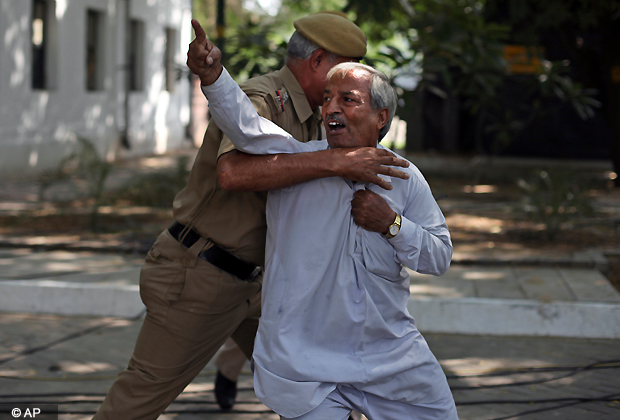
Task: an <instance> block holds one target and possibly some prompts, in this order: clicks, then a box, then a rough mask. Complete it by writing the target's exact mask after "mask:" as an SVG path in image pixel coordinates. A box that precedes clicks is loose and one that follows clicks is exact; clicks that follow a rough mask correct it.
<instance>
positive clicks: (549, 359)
mask: <svg viewBox="0 0 620 420" xmlns="http://www.w3.org/2000/svg"><path fill="white" fill-rule="evenodd" d="M140 324H141V319H138V320H135V321H131V320H124V319H118V318H96V317H91V318H87V317H62V316H53V315H28V314H0V330H1V331H2V334H1V335H0V375H1V377H0V394H1V397H0V403H6V402H12V401H13V402H14V401H22V402H35V401H48V402H58V403H61V405H60V410H61V412H63V413H65V414H62V415H61V416H60V419H64V420H86V419H90V418H91V414H89V413H92V412H93V411H94V410H95V409H96V407H97V406H98V404H99V401H101V399H102V397H103V395H104V394H105V393H106V391H107V388H108V387H109V386H110V384H111V383H112V381H113V378H114V377H115V375H116V374H117V372H118V371H119V370H120V369H122V368H123V367H124V366H125V364H126V362H127V360H128V358H129V355H130V353H131V351H132V348H133V342H134V340H135V337H136V335H137V333H138V330H139V327H140ZM425 336H426V338H427V340H428V342H429V345H430V347H431V349H432V350H433V352H434V353H435V355H436V356H437V358H438V359H439V361H440V362H441V364H442V366H443V367H444V370H445V372H446V374H447V375H448V378H449V382H450V385H451V386H452V388H453V392H454V397H455V399H456V401H457V403H458V410H459V415H460V418H461V420H490V419H509V418H510V419H524V420H547V419H561V420H571V419H583V420H612V419H620V340H602V339H573V338H540V337H498V336H473V335H453V334H425ZM595 362H601V364H599V365H597V366H593V368H591V369H584V367H585V366H588V365H591V364H592V363H595ZM603 362H604V363H603ZM543 368H552V369H551V370H549V369H543ZM213 372H214V369H213V366H211V365H208V366H207V367H206V368H205V370H204V371H203V372H202V374H201V375H200V376H199V377H198V378H197V379H196V380H195V381H194V382H193V383H192V384H191V385H190V386H189V387H188V388H187V390H186V392H184V393H183V394H182V395H181V396H180V397H179V399H178V400H177V402H176V403H175V404H173V405H172V406H171V407H170V410H169V411H171V412H173V413H171V414H165V415H163V416H161V417H160V419H162V420H164V419H165V420H171V419H177V420H197V419H203V420H204V419H210V420H216V419H227V420H277V419H278V416H276V415H275V414H273V413H271V412H270V411H269V410H268V409H267V408H266V407H265V406H263V405H261V404H260V403H259V402H258V401H257V399H256V397H255V395H254V393H253V391H252V388H251V387H252V378H251V376H250V375H249V372H247V368H246V373H244V375H243V376H242V382H241V387H242V391H241V392H240V395H239V400H240V402H242V403H241V404H238V405H237V406H236V407H235V410H233V412H230V413H219V412H217V406H216V405H215V404H214V399H213V396H212V393H211V390H212V381H213ZM476 375H481V376H476ZM489 375H495V376H489ZM9 377H11V378H9ZM15 378H20V379H15ZM554 378H555V379H554ZM519 383H522V384H519ZM489 385H490V386H493V387H486V386H489ZM609 395H613V397H609V398H608V399H609V400H604V401H589V402H581V403H579V404H575V403H576V402H577V400H575V399H576V398H590V399H599V398H601V397H605V396H609ZM8 396H12V397H10V398H9V397H8ZM567 398H569V399H570V400H565V399H567ZM498 400H502V401H504V402H505V403H502V404H498V403H495V404H489V402H491V401H498ZM538 400H549V402H546V403H537V402H535V403H530V402H531V401H538ZM190 402H191V403H190ZM509 402H512V403H509ZM520 402H522V403H520ZM554 407H556V408H554ZM541 409H548V410H547V411H542V412H538V413H531V414H527V415H517V414H518V413H520V412H528V411H534V410H541ZM188 410H189V411H194V413H186V414H177V413H178V412H179V411H188ZM66 413H81V414H66Z"/></svg>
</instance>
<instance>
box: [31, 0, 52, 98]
mask: <svg viewBox="0 0 620 420" xmlns="http://www.w3.org/2000/svg"><path fill="white" fill-rule="evenodd" d="M32 6H33V7H32V88H33V89H45V88H47V65H46V64H47V63H46V57H47V44H48V35H47V26H48V19H47V17H48V16H49V15H48V12H47V1H46V0H34V2H33V4H32Z"/></svg>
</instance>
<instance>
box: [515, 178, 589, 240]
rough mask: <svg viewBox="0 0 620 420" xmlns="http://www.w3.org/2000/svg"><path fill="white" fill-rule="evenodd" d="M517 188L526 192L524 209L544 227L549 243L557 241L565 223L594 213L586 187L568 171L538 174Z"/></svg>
mask: <svg viewBox="0 0 620 420" xmlns="http://www.w3.org/2000/svg"><path fill="white" fill-rule="evenodd" d="M518 186H519V188H520V189H521V190H523V191H524V192H525V193H526V196H525V197H524V199H523V206H522V208H523V210H524V211H525V213H526V214H527V215H528V216H529V217H530V218H531V219H532V220H534V221H536V222H540V223H543V224H544V225H545V227H546V230H545V234H546V236H547V239H549V240H554V239H555V238H556V236H557V234H558V233H559V232H560V231H561V230H562V228H563V225H564V224H565V223H567V222H569V221H571V220H573V219H576V218H578V217H582V216H589V215H591V214H592V213H593V212H594V210H593V207H592V205H591V203H590V200H589V199H588V197H587V195H586V189H585V188H584V186H583V185H582V184H580V182H579V180H578V179H577V177H576V176H572V175H571V174H569V173H567V172H562V171H556V172H549V171H544V170H541V171H537V172H536V173H535V174H533V175H532V176H530V177H529V178H528V179H525V178H522V179H520V180H519V181H518Z"/></svg>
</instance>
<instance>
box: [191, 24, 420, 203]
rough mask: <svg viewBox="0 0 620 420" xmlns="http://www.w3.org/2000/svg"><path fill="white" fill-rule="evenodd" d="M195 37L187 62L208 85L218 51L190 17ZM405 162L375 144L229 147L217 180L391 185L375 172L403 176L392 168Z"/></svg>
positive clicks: (256, 184)
mask: <svg viewBox="0 0 620 420" xmlns="http://www.w3.org/2000/svg"><path fill="white" fill-rule="evenodd" d="M192 26H193V28H194V31H195V33H196V39H194V41H192V43H191V44H190V48H189V51H188V53H187V65H188V67H189V68H190V70H191V71H192V72H193V73H194V74H196V75H197V76H198V77H200V81H201V83H202V84H203V85H205V86H208V85H210V84H213V83H214V82H215V81H216V80H217V78H218V77H219V75H220V74H221V72H222V64H221V61H220V60H221V52H220V50H219V49H218V48H217V47H216V46H214V45H213V43H212V42H211V41H210V40H209V39H208V38H207V36H206V34H205V31H204V30H203V28H202V27H201V26H200V24H199V23H198V22H197V21H196V20H192ZM398 166H400V167H403V168H406V167H408V166H409V164H408V162H407V161H405V160H403V159H400V158H398V157H396V156H394V155H393V154H392V153H390V152H389V151H387V150H383V149H379V148H375V147H351V148H338V149H328V150H322V151H318V152H309V153H294V154H276V155H249V154H246V153H242V152H239V151H237V150H233V151H232V152H228V153H225V154H223V155H222V156H220V158H219V159H218V163H217V168H218V181H219V183H220V185H221V186H222V188H224V189H226V190H230V191H268V190H275V189H280V188H286V187H290V186H292V185H297V184H300V183H302V182H307V181H311V180H313V179H318V178H326V177H332V176H338V177H342V178H345V179H349V180H351V181H358V182H366V183H372V184H376V185H378V186H379V187H381V188H383V189H386V190H391V189H392V186H391V185H390V183H388V182H386V181H385V180H383V179H381V178H380V177H379V176H378V175H379V174H382V175H387V176H390V177H397V178H402V179H407V178H408V177H409V175H408V174H407V173H404V172H401V171H399V170H398V169H396V168H394V167H398Z"/></svg>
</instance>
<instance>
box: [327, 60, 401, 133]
mask: <svg viewBox="0 0 620 420" xmlns="http://www.w3.org/2000/svg"><path fill="white" fill-rule="evenodd" d="M353 70H365V71H366V72H368V73H370V77H371V81H370V105H371V106H372V108H373V109H383V108H387V109H388V112H389V117H388V122H387V123H386V124H385V125H384V126H383V127H382V128H381V130H380V131H379V139H378V140H377V141H381V139H383V137H385V135H386V134H387V133H388V131H390V126H391V125H392V119H393V118H394V113H395V112H396V101H397V98H396V91H394V88H393V87H392V85H391V84H390V79H388V77H387V76H386V75H385V74H384V73H383V72H382V71H379V70H377V69H376V68H374V67H370V66H367V65H366V64H361V63H355V62H345V63H340V64H338V65H336V66H334V67H333V68H332V69H331V70H330V71H329V72H328V73H327V80H330V79H331V78H332V77H333V76H334V75H335V74H341V75H342V77H343V78H344V77H345V76H346V75H347V74H349V72H351V71H353Z"/></svg>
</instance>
